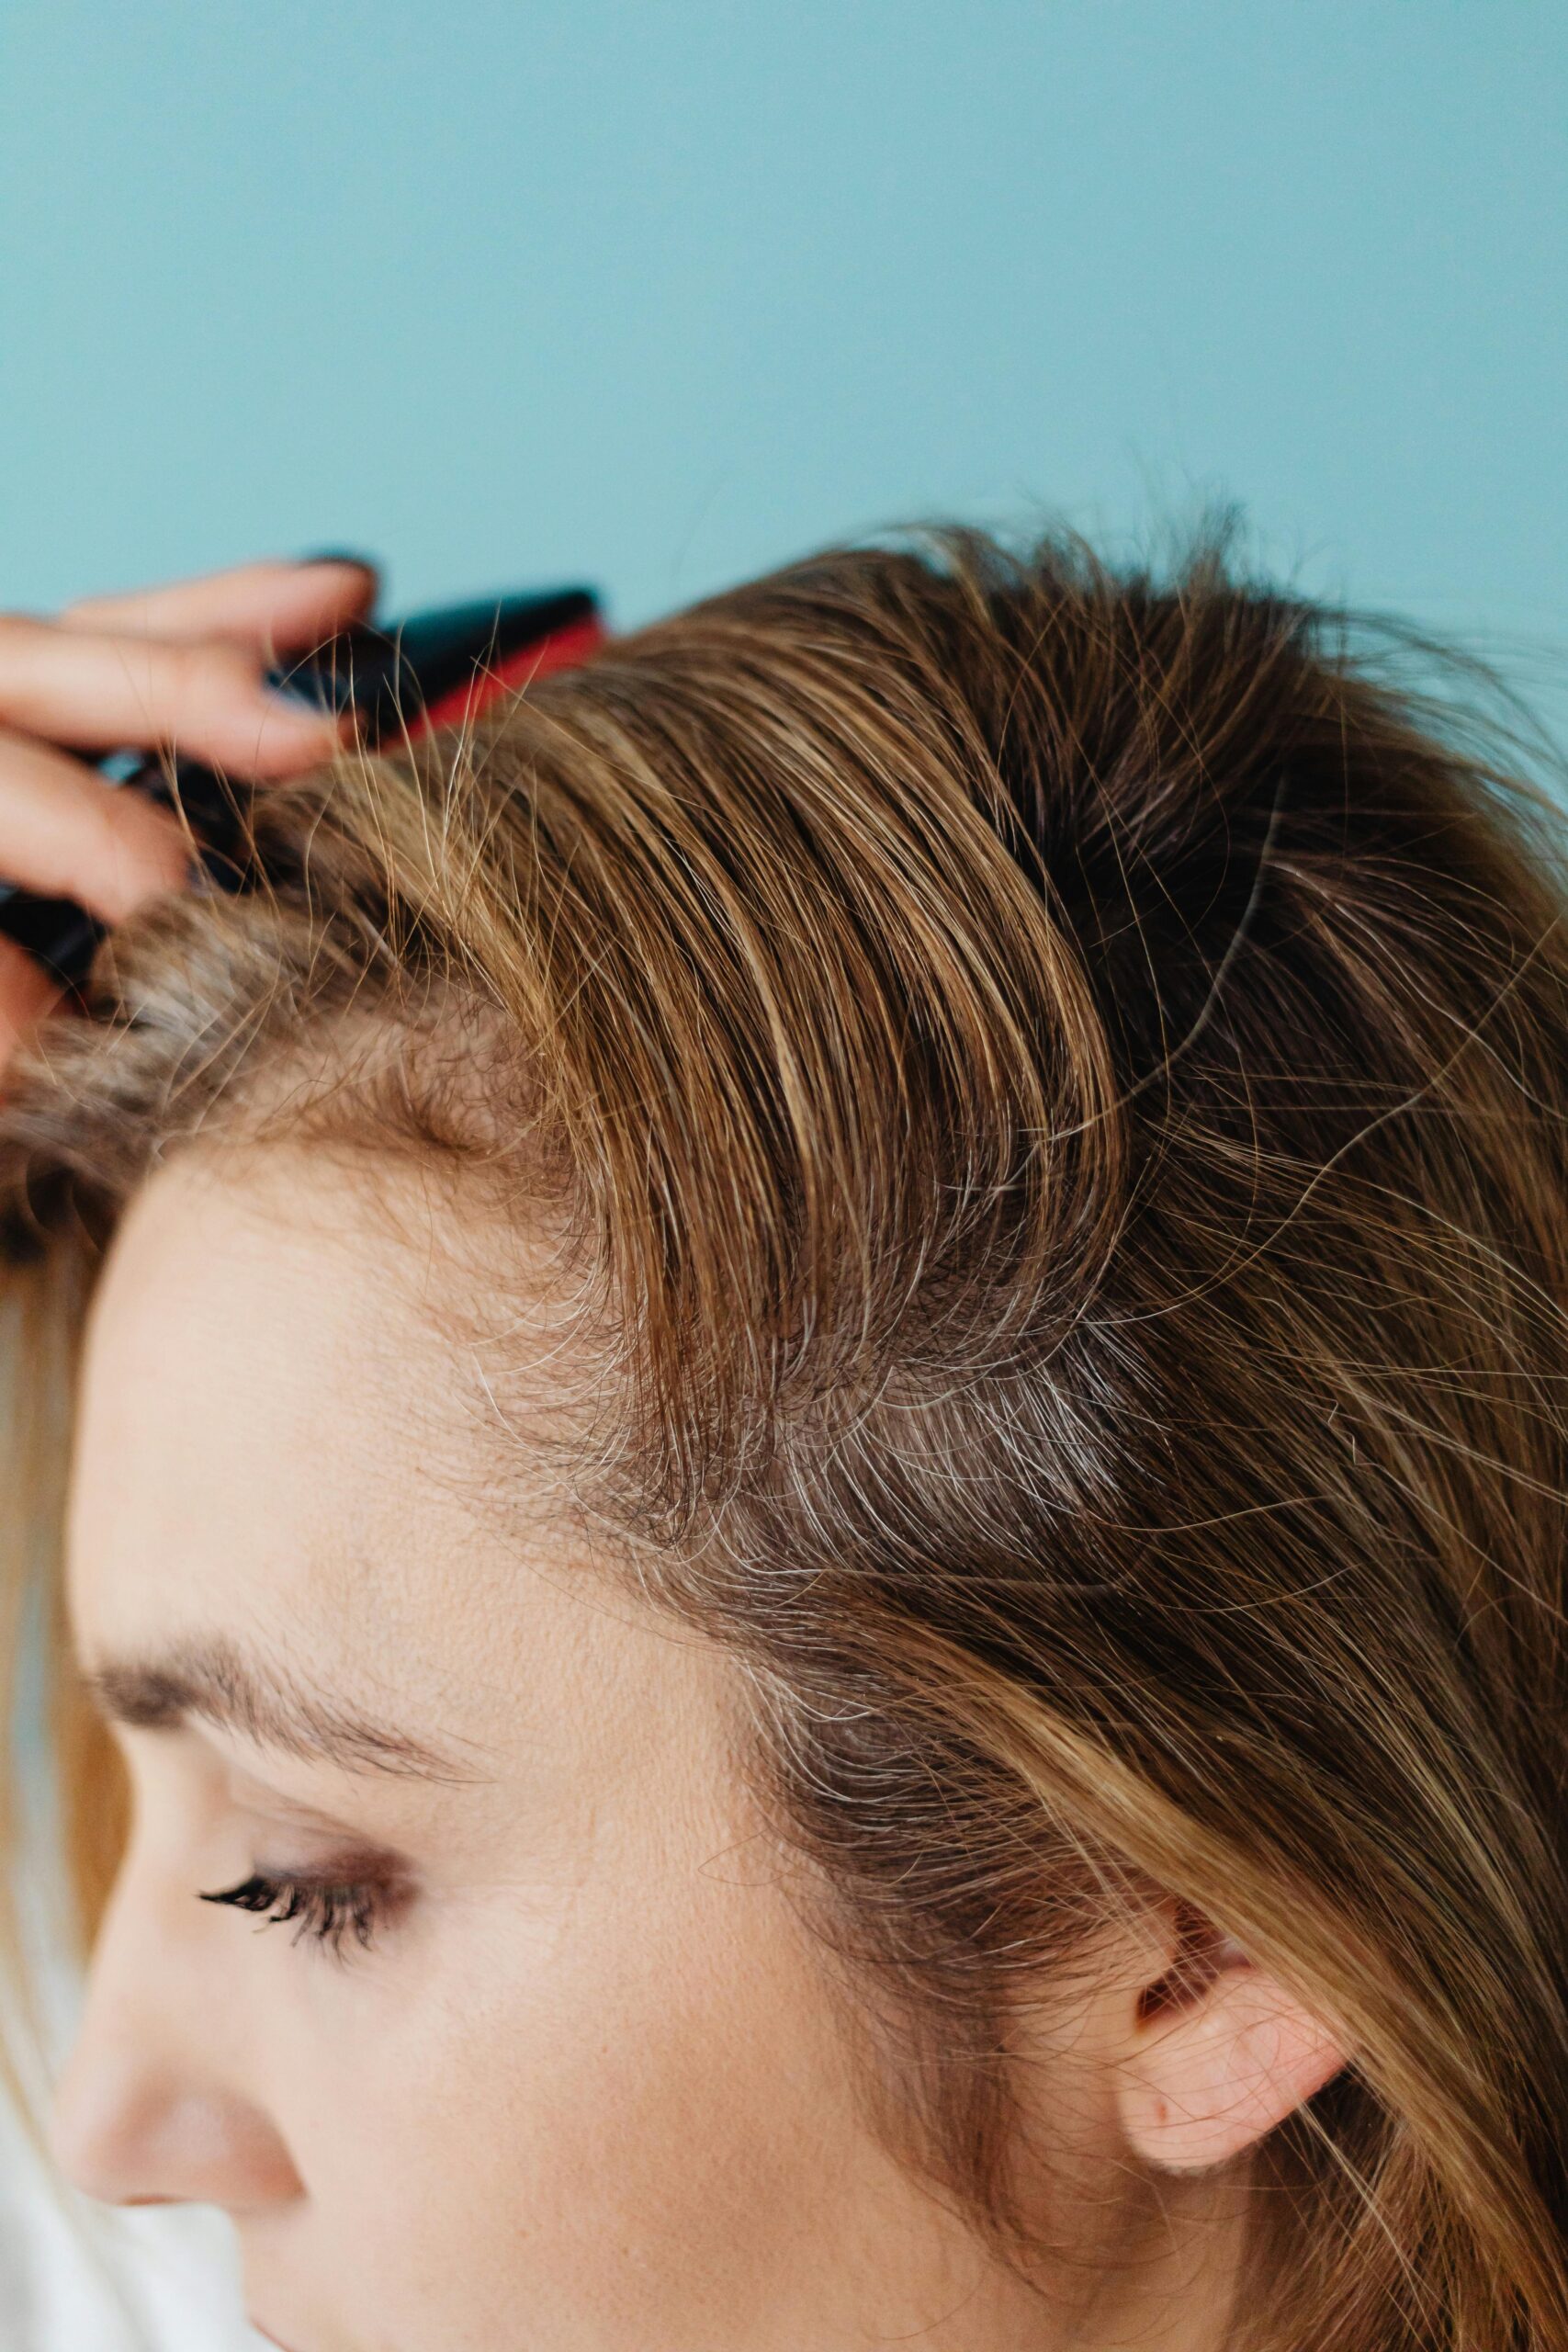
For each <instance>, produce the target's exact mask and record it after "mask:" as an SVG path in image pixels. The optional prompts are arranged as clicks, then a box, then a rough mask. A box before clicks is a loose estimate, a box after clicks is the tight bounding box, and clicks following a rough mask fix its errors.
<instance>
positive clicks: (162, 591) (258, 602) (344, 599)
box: [59, 556, 379, 652]
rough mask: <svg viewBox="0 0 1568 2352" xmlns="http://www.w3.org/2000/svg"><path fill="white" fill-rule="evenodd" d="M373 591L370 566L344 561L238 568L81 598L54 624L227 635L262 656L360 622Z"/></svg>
mask: <svg viewBox="0 0 1568 2352" xmlns="http://www.w3.org/2000/svg"><path fill="white" fill-rule="evenodd" d="M378 586H379V581H378V575H377V571H376V568H375V566H374V565H373V564H369V563H362V562H359V561H356V560H355V559H354V558H353V557H350V556H344V557H336V556H333V557H330V558H326V559H323V560H321V561H320V562H315V563H282V562H278V563H273V562H265V563H244V564H239V565H236V566H235V567H234V569H233V570H231V571H212V572H209V573H207V574H206V575H205V577H203V578H201V579H199V580H175V581H171V582H168V583H167V585H165V586H164V587H160V588H143V589H139V590H138V591H136V593H135V594H131V595H128V596H85V597H83V598H81V599H80V600H79V601H78V602H77V603H75V604H72V605H66V607H65V609H64V611H63V612H62V614H61V615H60V616H59V620H60V625H61V627H62V628H69V629H86V630H89V631H91V632H92V633H94V634H95V635H102V634H107V635H110V636H112V635H114V634H115V633H116V632H118V631H124V632H126V633H128V634H130V635H132V636H137V637H175V638H197V637H231V638H236V639H239V640H240V641H241V642H242V643H243V644H246V645H254V646H255V647H257V648H258V649H259V650H262V651H263V652H272V651H275V650H276V651H278V652H289V651H292V650H297V649H298V648H299V647H301V646H309V645H319V644H321V642H322V640H323V639H326V638H329V637H333V636H335V635H336V633H337V631H338V630H339V629H341V628H347V627H348V625H349V623H350V622H351V621H359V620H364V619H365V617H366V616H367V614H368V613H369V612H370V611H371V609H372V607H373V606H374V605H375V602H376V594H377V590H378Z"/></svg>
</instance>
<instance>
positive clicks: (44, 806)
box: [0, 734, 191, 922]
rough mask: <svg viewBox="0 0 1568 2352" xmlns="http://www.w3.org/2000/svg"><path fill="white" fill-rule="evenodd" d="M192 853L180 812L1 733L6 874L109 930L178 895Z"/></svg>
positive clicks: (0, 833) (2, 867)
mask: <svg viewBox="0 0 1568 2352" xmlns="http://www.w3.org/2000/svg"><path fill="white" fill-rule="evenodd" d="M190 857H191V852H190V849H189V847H188V845H187V843H186V838H185V834H184V832H183V831H182V830H181V827H180V823H179V820H178V819H177V818H176V817H175V815H174V813H173V811H172V810H170V809H160V808H159V807H158V805H157V803H156V802H155V801H152V800H149V799H148V797H147V796H146V794H145V793H143V792H137V791H134V790H130V789H124V790H120V789H117V788H116V787H115V786H112V785H107V784H104V783H101V782H100V781H99V779H98V778H97V777H96V776H95V775H92V774H91V772H90V771H89V770H88V769H86V768H85V767H84V766H83V765H82V763H81V762H80V761H79V760H73V759H68V758H67V757H66V755H65V753H64V752H57V751H54V750H52V749H51V746H50V745H49V744H47V743H37V742H33V741H30V740H29V739H28V737H27V736H24V735H4V734H0V874H3V875H4V876H5V877H6V881H8V882H16V883H19V884H20V885H21V887H22V888H23V889H26V890H37V891H39V892H41V893H42V895H43V896H44V897H46V898H61V899H75V900H76V902H77V904H78V905H79V906H84V907H87V908H89V909H90V910H92V912H93V913H94V914H96V915H98V916H100V917H101V918H102V920H103V921H104V922H120V921H121V920H122V918H123V917H124V916H126V915H128V914H129V913H130V910H131V909H132V908H133V907H136V906H140V904H141V901H142V899H149V898H152V896H154V895H155V894H156V893H157V892H159V891H163V890H176V889H179V888H181V887H182V886H183V884H184V882H185V879H186V871H187V868H188V866H189V864H190Z"/></svg>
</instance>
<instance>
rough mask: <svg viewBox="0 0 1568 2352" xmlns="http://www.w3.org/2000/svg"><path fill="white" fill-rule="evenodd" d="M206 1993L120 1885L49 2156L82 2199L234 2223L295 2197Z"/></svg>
mask: <svg viewBox="0 0 1568 2352" xmlns="http://www.w3.org/2000/svg"><path fill="white" fill-rule="evenodd" d="M213 1995H214V1988H213V1986H212V1985H211V1984H210V1982H200V1983H198V1982H197V1980H196V1978H195V1976H194V1974H193V1972H192V1967H191V1963H190V1960H189V1956H188V1955H187V1954H185V1953H182V1952H181V1951H180V1949H179V1944H178V1939H177V1938H171V1939H166V1940H165V1939H159V1938H158V1937H157V1936H156V1935H155V1933H154V1932H152V1930H151V1929H150V1928H149V1925H148V1923H147V1921H146V1920H145V1919H143V1918H141V1917H138V1915H137V1912H136V1909H135V1907H134V1904H133V1902H132V1900H131V1890H130V1887H129V1885H128V1883H127V1881H126V1879H125V1877H124V1876H123V1875H122V1877H121V1880H120V1883H119V1884H118V1887H117V1888H116V1891H115V1894H114V1897H113V1898H112V1900H111V1902H110V1904H109V1906H108V1909H107V1913H106V1915H105V1917H104V1919H103V1923H102V1926H101V1928H100V1929H99V1934H98V1940H97V1944H96V1949H95V1951H94V1954H93V1962H92V1967H91V1970H90V1972H89V1975H88V1981H87V1994H86V2003H85V2009H84V2012H83V2016H82V2020H81V2024H80V2027H79V2029H78V2031H77V2036H76V2041H75V2044H74V2046H73V2050H72V2052H71V2056H70V2059H69V2061H68V2063H67V2064H66V2066H65V2068H64V2071H63V2073H62V2076H61V2078H60V2081H59V2084H58V2086H57V2087H56V2090H55V2095H54V2100H53V2106H52V2111H51V2119H50V2134H49V2136H50V2144H51V2153H52V2154H53V2156H54V2160H55V2162H56V2163H57V2164H58V2165H59V2167H60V2169H61V2171H62V2173H63V2174H64V2175H65V2177H66V2178H67V2179H68V2180H70V2181H72V2182H73V2184H74V2185H75V2186H76V2187H77V2188H80V2189H82V2190H83V2191H84V2192H85V2194H86V2195H87V2196H89V2197H94V2198H97V2199H101V2200H102V2201H104V2202H105V2203H107V2204H112V2205H147V2204H169V2203H194V2204H203V2205H220V2206H223V2207H226V2208H227V2209H228V2210H229V2211H231V2212H233V2213H241V2212H245V2211H254V2210H255V2209H257V2208H259V2207H264V2206H272V2205H276V2204H277V2203H279V2202H280V2201H282V2200H284V2199H291V2198H295V2197H299V2195H301V2194H302V2189H301V2185H300V2181H299V2175H298V2173H297V2171H296V2170H295V2167H294V2165H293V2162H292V2160H291V2158H290V2156H289V2154H288V2148H287V2146H286V2144H285V2142H284V2139H283V2137H282V2134H281V2133H280V2132H279V2131H278V2130H277V2128H276V2124H275V2123H274V2121H273V2120H272V2119H271V2118H270V2116H269V2115H268V2114H267V2112H266V2111H265V2107H264V2106H263V2105H262V2104H261V2103H260V2101H259V2099H258V2098H256V2097H255V2096H254V2094H253V2091H252V2088H251V2085H250V2082H249V2081H247V2079H246V2068H245V2065H244V2064H243V2056H244V2053H243V2049H242V2048H241V2046H240V2045H239V2043H238V2041H237V2039H236V2036H235V2033H234V2030H233V2028H234V2018H233V2017H232V2014H231V2012H229V2011H226V2008H225V2005H224V2003H223V2002H222V2001H221V1999H218V2000H215V1999H214V1996H213Z"/></svg>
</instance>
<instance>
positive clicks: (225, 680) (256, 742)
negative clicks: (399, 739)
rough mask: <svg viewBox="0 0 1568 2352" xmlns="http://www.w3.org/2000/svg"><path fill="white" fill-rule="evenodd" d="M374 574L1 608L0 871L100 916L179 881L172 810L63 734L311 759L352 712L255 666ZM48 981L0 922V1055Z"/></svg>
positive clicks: (227, 576)
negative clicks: (277, 681) (121, 783)
mask: <svg viewBox="0 0 1568 2352" xmlns="http://www.w3.org/2000/svg"><path fill="white" fill-rule="evenodd" d="M376 590H377V579H376V574H375V572H374V571H372V570H371V569H370V568H369V567H368V566H367V565H364V564H359V563H355V562H354V561H352V560H347V559H344V560H337V559H335V558H334V559H331V560H325V561H322V562H318V563H253V564H245V565H243V566H241V567H240V568H239V569H237V570H235V571H219V572H213V573H211V574H209V576H208V577H206V578H204V579H199V580H182V581H177V582H174V583H173V584H172V585H170V586H168V587H164V588H148V589H143V590H142V591H141V592H140V593H139V594H135V595H130V596H99V597H90V598H88V599H87V600H86V601H85V602H84V603H81V604H76V605H67V606H66V608H65V610H64V611H63V612H62V613H58V614H56V615H55V616H53V618H52V619H47V620H40V619H38V618H36V617H35V616H32V615H30V614H21V613H16V614H6V615H4V616H0V876H3V877H4V879H5V880H6V881H7V882H13V883H17V884H18V885H20V887H21V888H24V889H28V890H36V891H39V892H40V893H41V894H42V895H44V896H46V897H50V898H62V899H75V900H76V901H77V903H78V904H79V905H81V906H84V907H85V908H86V909H87V910H89V912H91V913H92V914H95V915H96V916H97V917H98V919H99V920H100V922H109V923H113V922H119V921H120V920H121V919H122V918H123V917H124V916H126V915H128V914H129V913H130V910H131V909H132V908H133V907H137V906H140V905H141V903H142V901H143V900H144V899H149V898H152V897H154V896H156V895H157V894H158V893H159V892H161V891H166V890H177V889H179V888H182V887H183V886H184V884H185V881H186V875H187V872H188V867H189V852H188V850H187V848H186V841H185V836H184V834H183V833H182V831H181V830H180V825H179V820H178V819H177V818H176V817H175V815H174V814H173V812H172V811H171V810H169V809H163V808H160V807H159V806H158V805H157V804H156V803H155V802H154V801H152V800H149V799H148V798H147V797H146V795H145V794H143V793H141V792H136V791H122V790H118V789H117V788H116V787H115V786H112V785H110V784H108V783H107V782H106V781H105V780H104V778H103V777H101V776H99V775H96V774H95V773H94V771H93V770H92V768H91V767H89V766H88V764H87V763H86V762H85V760H80V759H73V758H72V756H71V752H72V750H75V751H78V752H108V751H119V750H121V749H123V750H127V751H153V750H158V749H162V748H164V747H165V746H167V747H170V748H175V747H177V749H178V750H179V751H181V752H186V753H187V754H189V755H190V756H191V757H193V758H195V759H198V760H205V761H208V762H210V763H212V764H213V765H215V766H219V767H221V768H222V769H223V770H224V771H225V773H226V774H228V775H234V776H243V777H246V778H249V779H252V780H254V781H258V782H267V781H272V780H276V778H278V777H281V776H286V775H296V774H298V773H299V771H300V770H301V769H303V768H309V767H314V766H318V765H319V764H320V763H321V762H322V761H323V760H327V759H330V758H331V757H332V755H333V752H334V750H336V749H337V748H338V746H339V745H340V744H341V743H342V742H343V741H345V740H346V738H347V735H348V733H349V731H350V729H351V728H352V721H351V720H348V719H345V718H337V717H335V716H333V714H331V713H321V712H316V711H312V710H310V709H309V708H307V707H304V706H303V705H300V704H298V703H294V702H292V701H290V700H289V699H288V697H287V696H285V695H277V694H275V693H274V692H273V691H272V690H271V688H270V687H268V686H267V685H266V684H265V671H266V670H267V668H268V667H269V666H270V664H271V663H272V662H273V660H274V658H275V656H276V655H277V654H280V653H288V652H299V651H303V650H307V649H309V648H310V646H312V645H317V644H320V643H321V640H322V639H324V638H327V637H330V636H332V635H333V633H334V632H335V631H336V630H338V629H340V628H344V627H346V626H347V624H348V623H349V622H351V621H355V620H362V619H364V618H365V617H366V616H367V614H368V613H369V611H370V609H371V607H372V605H374V603H375V600H376ZM62 747H70V748H62ZM61 996H62V990H61V989H60V988H59V986H58V984H57V983H56V981H55V980H54V979H53V978H52V977H51V975H50V974H49V973H48V972H46V971H45V970H44V968H43V967H42V966H41V965H39V964H37V963H35V962H34V961H33V959H32V957H31V956H28V955H27V954H26V953H25V951H24V950H23V949H22V948H20V947H18V946H17V944H16V942H15V941H14V940H11V939H8V938H6V936H5V934H4V933H0V1065H3V1064H4V1063H5V1061H6V1059H7V1058H8V1057H9V1055H10V1053H11V1051H12V1049H13V1047H14V1046H15V1045H16V1043H17V1038H18V1037H19V1036H21V1035H23V1034H24V1032H26V1031H27V1030H28V1029H30V1028H31V1027H32V1025H33V1023H35V1022H36V1021H37V1020H38V1019H39V1016H40V1015H41V1014H42V1013H44V1012H48V1011H49V1010H50V1009H51V1007H52V1006H53V1005H55V1004H57V1003H58V1002H59V1001H60V999H61Z"/></svg>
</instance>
